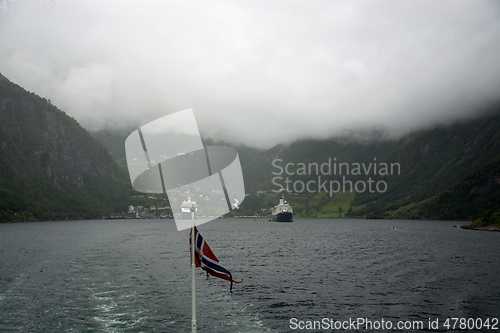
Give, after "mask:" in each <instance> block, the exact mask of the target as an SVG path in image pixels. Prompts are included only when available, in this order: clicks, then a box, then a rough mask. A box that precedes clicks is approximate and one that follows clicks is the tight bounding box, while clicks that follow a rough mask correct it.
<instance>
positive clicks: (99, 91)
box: [0, 0, 500, 148]
mask: <svg viewBox="0 0 500 333" xmlns="http://www.w3.org/2000/svg"><path fill="white" fill-rule="evenodd" d="M18 2H20V3H27V2H28V0H18ZM30 2H32V3H35V2H36V1H34V0H33V1H30ZM38 3H39V4H40V5H41V4H42V3H45V4H46V7H47V8H46V9H42V8H40V9H38V10H30V11H28V10H27V9H26V8H23V7H20V8H16V6H14V7H13V8H12V9H11V7H10V5H11V4H12V3H11V2H9V1H8V5H9V7H8V8H7V10H6V11H4V9H0V72H1V73H2V74H4V75H5V76H7V77H8V78H9V79H10V80H11V81H13V82H15V83H17V84H19V85H21V86H22V87H24V88H25V89H27V90H30V91H33V92H35V93H37V94H38V95H41V96H42V97H46V98H48V99H50V100H51V101H52V103H53V104H55V105H56V106H58V107H59V108H60V109H62V110H63V111H65V112H66V113H68V114H69V115H71V116H72V117H74V118H75V119H77V120H78V121H79V122H80V123H81V124H82V125H83V126H84V127H86V128H87V129H96V128H102V127H105V126H125V125H128V124H131V123H138V124H144V123H146V122H149V121H151V120H154V119H156V118H159V117H161V116H164V115H166V114H169V113H172V112H175V111H181V110H184V109H188V108H193V110H194V113H195V116H196V119H197V122H198V126H199V128H200V131H201V132H202V133H204V134H206V135H210V136H213V137H217V138H221V139H225V140H230V141H234V142H238V143H245V144H247V145H253V146H258V147H261V148H268V147H271V146H273V145H275V144H277V143H280V142H289V141H290V140H293V139H295V138H300V137H304V136H313V137H325V136H335V135H339V134H340V133H343V132H344V131H346V130H352V129H355V130H359V129H362V130H365V131H369V129H370V128H379V129H380V128H385V129H387V130H388V131H389V132H390V133H391V134H392V135H400V134H401V133H405V132H407V131H409V130H412V129H418V128H422V127H426V126H429V125H432V124H435V123H446V122H450V121H453V120H456V119H464V118H467V117H471V116H473V115H476V114H477V113H478V111H477V110H478V109H477V106H478V105H483V104H485V103H488V102H491V101H493V100H495V99H497V100H498V99H499V98H500V93H499V92H500V2H499V1H496V0H493V1H480V0H468V1H461V0H449V1H446V0H444V1H442V0H440V1H436V0H428V1H426V0H413V1H405V0H391V1H383V0H372V1H367V0H360V1H335V0H327V1H309V0H308V1H305V0H303V1H290V0H286V1H269V0H266V1H256V0H249V1H186V0H182V1H89V0H85V1H77V0H71V1H70V0H45V1H42V0H38ZM49 7H51V9H53V10H54V11H49V10H48V9H49Z"/></svg>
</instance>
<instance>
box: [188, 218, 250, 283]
mask: <svg viewBox="0 0 500 333" xmlns="http://www.w3.org/2000/svg"><path fill="white" fill-rule="evenodd" d="M191 232H192V229H191ZM191 232H190V233H189V247H190V249H191ZM194 241H195V243H196V248H195V252H196V254H195V257H194V262H195V265H196V267H201V269H203V270H204V271H205V272H206V273H207V279H208V274H210V275H212V276H215V277H218V278H221V279H224V280H227V281H231V287H230V289H229V290H230V291H231V292H233V282H234V283H241V282H242V281H243V280H241V281H235V280H233V276H232V275H231V272H229V271H228V270H227V269H226V268H225V267H224V266H222V265H221V264H219V259H217V257H216V256H215V254H214V253H213V252H212V249H211V248H210V246H208V243H207V242H205V240H204V239H203V236H202V235H201V234H200V233H199V231H198V228H196V227H194Z"/></svg>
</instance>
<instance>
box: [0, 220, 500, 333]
mask: <svg viewBox="0 0 500 333" xmlns="http://www.w3.org/2000/svg"><path fill="white" fill-rule="evenodd" d="M454 224H457V222H443V221H407V220H353V219H296V220H295V221H294V222H293V223H276V222H268V221H267V220H263V219H257V220H256V221H254V220H253V219H219V220H216V221H213V222H211V223H208V224H205V225H202V226H200V227H199V229H200V232H201V233H202V235H203V236H204V237H205V239H206V240H207V241H208V243H209V244H210V245H211V247H212V249H213V251H214V252H215V254H216V255H217V256H218V257H219V259H220V262H221V264H222V265H224V266H225V267H227V268H228V269H229V270H230V271H231V272H232V273H233V277H234V278H235V279H236V280H240V279H244V281H243V283H241V284H235V285H234V287H233V289H234V292H233V293H232V294H231V293H230V292H229V283H228V282H227V281H224V280H221V279H217V278H213V277H211V278H210V279H208V280H206V279H205V276H204V274H203V272H202V271H201V270H199V271H198V272H197V299H198V331H199V332H231V333H232V332H293V331H294V330H292V329H291V328H290V319H291V318H294V317H295V318H297V319H298V320H322V319H323V318H332V319H335V320H342V321H344V320H349V318H352V319H356V318H367V319H369V320H381V319H385V320H391V321H394V322H396V321H398V320H403V321H406V320H422V321H425V322H426V323H427V321H428V318H431V319H435V318H440V320H441V321H443V320H444V319H446V318H448V317H458V318H488V317H489V318H492V317H496V318H499V317H500V279H499V277H500V259H499V257H498V253H500V238H499V237H500V234H499V233H494V232H480V231H470V230H462V229H458V228H453V227H452V226H453V225H454ZM188 234H189V231H186V230H184V231H180V232H178V231H177V230H176V228H175V225H174V223H173V220H99V221H65V222H39V223H13V224H1V225H0V267H1V270H0V331H2V332H41V331H46V332H190V316H191V314H190V309H191V307H190V286H191V285H190V268H189V245H188ZM295 331H299V330H295ZM314 331H320V330H314ZM329 331H330V330H329ZM485 331H487V330H485Z"/></svg>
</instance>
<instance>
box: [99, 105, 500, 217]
mask: <svg viewBox="0 0 500 333" xmlns="http://www.w3.org/2000/svg"><path fill="white" fill-rule="evenodd" d="M482 114H483V116H480V117H477V118H476V119H473V120H468V121H463V122H456V123H454V124H451V125H448V126H444V125H439V126H435V127H434V128H429V129H426V130H421V131H416V132H413V133H410V134H408V135H406V136H404V137H402V138H401V139H399V140H388V139H385V138H384V136H383V135H382V134H381V133H379V132H372V133H368V134H365V135H359V134H358V135H352V136H344V137H340V138H330V139H324V140H317V139H304V140H299V141H296V142H294V143H292V144H290V145H277V146H275V147H273V148H271V149H268V150H259V149H254V148H249V147H245V146H234V145H232V144H231V143H228V142H221V141H214V140H210V139H204V143H205V145H227V146H233V147H234V148H235V149H236V150H237V151H238V153H239V155H240V161H241V165H242V169H243V175H244V180H245V189H246V193H247V194H249V195H248V196H247V197H246V198H245V200H244V201H243V203H242V205H241V209H240V210H239V211H237V212H235V214H240V215H253V214H260V213H262V209H266V208H267V209H268V208H270V207H272V206H274V205H276V203H277V201H278V198H277V196H278V195H279V193H278V192H279V191H278V190H279V189H281V188H285V189H286V188H287V186H288V189H289V190H290V191H288V192H285V194H286V197H287V198H288V200H289V201H290V203H291V204H293V205H294V211H295V213H296V216H318V217H321V216H324V217H337V216H346V215H348V216H365V217H370V218H394V217H399V218H415V219H458V220H467V219H470V218H471V217H472V216H474V215H477V216H479V215H481V214H484V213H485V212H487V211H493V212H494V211H497V210H498V208H499V204H498V203H499V202H500V200H499V199H500V191H499V187H500V166H499V162H498V158H499V156H500V108H499V106H498V105H492V106H490V107H489V108H488V110H484V111H483V112H482ZM129 132H130V131H127V132H126V133H124V132H120V131H114V132H113V131H109V130H106V131H101V132H97V133H93V135H94V136H95V137H97V138H99V139H100V140H101V141H102V142H103V143H104V144H106V146H107V147H108V148H109V149H110V151H111V152H112V153H113V155H114V156H115V158H117V159H118V160H122V161H124V159H125V156H124V148H123V147H124V141H125V138H126V136H127V135H128V133H129ZM122 163H123V162H122ZM287 165H288V171H289V172H287V169H286V168H287ZM322 165H323V169H321V166H322ZM385 165H387V170H384V166H385ZM391 167H392V169H391ZM328 168H331V170H330V171H331V172H330V174H326V172H322V171H328V170H327V169H328ZM366 171H368V172H366ZM385 173H387V174H385ZM325 181H326V183H324V182H325ZM344 181H345V183H346V188H345V190H344V188H341V189H339V191H336V190H337V187H338V185H340V186H341V187H343V185H344V184H343V183H344ZM331 182H333V183H332V184H333V188H332V189H333V190H334V191H333V192H330V183H331ZM336 182H338V183H336ZM357 182H360V183H359V186H358V188H356V183H357ZM370 182H371V183H370ZM308 183H309V185H311V186H310V187H309V189H310V190H311V191H308V189H307V188H306V185H307V184H308ZM337 184H338V185H337ZM377 184H378V185H380V186H379V188H378V189H377V188H376V186H377ZM322 185H323V186H322ZM370 185H371V186H372V188H371V189H372V192H370V188H369V186H370ZM363 186H365V187H366V188H365V190H364V191H362V190H363ZM351 187H352V191H351ZM357 189H358V190H359V191H357Z"/></svg>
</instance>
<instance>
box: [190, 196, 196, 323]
mask: <svg viewBox="0 0 500 333" xmlns="http://www.w3.org/2000/svg"><path fill="white" fill-rule="evenodd" d="M195 211H196V208H195V207H194V205H193V207H191V333H196V264H195V260H194V256H195V254H196V252H195V246H196V244H195V243H194V212H195Z"/></svg>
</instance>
